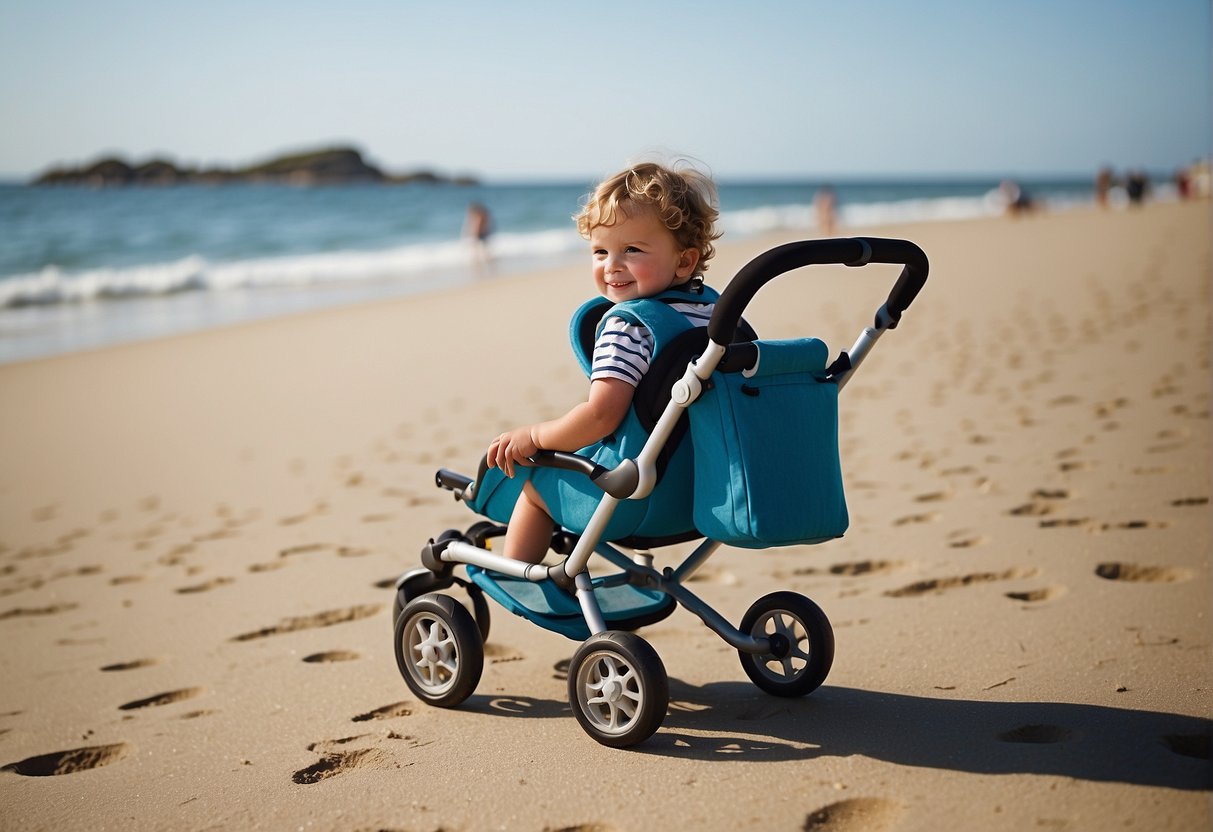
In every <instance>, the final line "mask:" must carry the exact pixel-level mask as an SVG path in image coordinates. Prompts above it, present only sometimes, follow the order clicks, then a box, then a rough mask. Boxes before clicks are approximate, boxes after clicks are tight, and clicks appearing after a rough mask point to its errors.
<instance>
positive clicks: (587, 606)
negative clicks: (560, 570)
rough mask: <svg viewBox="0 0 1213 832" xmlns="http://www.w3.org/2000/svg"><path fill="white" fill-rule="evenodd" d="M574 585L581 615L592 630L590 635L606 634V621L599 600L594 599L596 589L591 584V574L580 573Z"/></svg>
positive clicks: (574, 580)
mask: <svg viewBox="0 0 1213 832" xmlns="http://www.w3.org/2000/svg"><path fill="white" fill-rule="evenodd" d="M573 583H574V584H576V586H577V602H578V603H579V604H581V614H582V615H584V616H585V623H586V626H588V627H589V628H590V635H593V636H596V635H598V634H599V633H605V632H606V629H607V625H606V621H605V620H603V618H602V610H601V609H599V607H598V599H597V598H595V597H594V587H593V585H592V584H591V583H590V576H589V573H587V572H578V573H577V577H576V578H574V579H573Z"/></svg>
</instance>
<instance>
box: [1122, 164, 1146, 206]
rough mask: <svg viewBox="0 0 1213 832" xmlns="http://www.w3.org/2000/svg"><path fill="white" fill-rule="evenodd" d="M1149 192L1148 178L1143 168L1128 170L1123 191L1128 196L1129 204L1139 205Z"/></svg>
mask: <svg viewBox="0 0 1213 832" xmlns="http://www.w3.org/2000/svg"><path fill="white" fill-rule="evenodd" d="M1149 192H1150V178H1149V177H1148V176H1146V172H1145V171H1143V170H1134V171H1130V172H1129V175H1128V177H1127V178H1126V179H1125V193H1126V194H1128V196H1129V205H1141V204H1142V203H1143V202H1145V201H1146V196H1147V195H1148V194H1149Z"/></svg>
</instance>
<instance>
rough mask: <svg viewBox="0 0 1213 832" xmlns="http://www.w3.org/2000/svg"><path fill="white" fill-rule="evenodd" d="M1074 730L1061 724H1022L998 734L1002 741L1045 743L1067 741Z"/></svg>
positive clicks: (1071, 736)
mask: <svg viewBox="0 0 1213 832" xmlns="http://www.w3.org/2000/svg"><path fill="white" fill-rule="evenodd" d="M1073 736H1074V732H1073V731H1072V730H1070V729H1069V728H1064V727H1062V726H1060V725H1043V724H1042V725H1020V726H1019V727H1018V728H1012V729H1011V730H1010V731H1004V732H1002V733H1001V734H999V735H998V739H999V740H1001V741H1002V742H1020V743H1031V744H1035V745H1044V744H1049V743H1055V742H1065V741H1066V740H1068V739H1071V738H1073Z"/></svg>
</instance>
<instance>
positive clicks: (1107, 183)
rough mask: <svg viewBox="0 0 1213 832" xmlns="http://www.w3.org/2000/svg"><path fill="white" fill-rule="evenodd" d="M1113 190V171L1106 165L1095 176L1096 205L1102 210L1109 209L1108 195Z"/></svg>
mask: <svg viewBox="0 0 1213 832" xmlns="http://www.w3.org/2000/svg"><path fill="white" fill-rule="evenodd" d="M1111 190H1112V169H1111V168H1110V167H1108V166H1107V165H1104V166H1103V167H1102V168H1100V169H1099V172H1098V173H1096V174H1095V204H1096V205H1098V206H1099V207H1100V208H1107V207H1108V193H1109V192H1110V191H1111Z"/></svg>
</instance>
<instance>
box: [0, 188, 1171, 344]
mask: <svg viewBox="0 0 1213 832" xmlns="http://www.w3.org/2000/svg"><path fill="white" fill-rule="evenodd" d="M1157 204H1163V205H1165V204H1171V203H1167V202H1162V203H1157ZM1097 210H1098V209H1097V208H1096V207H1095V206H1094V205H1093V204H1092V205H1083V206H1067V207H1065V208H1062V209H1058V210H1054V211H1052V212H1051V214H1053V215H1057V214H1060V215H1066V214H1071V213H1075V212H1078V213H1084V212H1095V211H1097ZM1115 210H1124V209H1115ZM1147 210H1148V209H1147ZM1044 215H1045V216H1048V215H1050V212H1046V213H1045V214H1044ZM1001 219H1004V218H1003V217H989V216H975V217H965V218H950V219H924V220H914V221H908V222H896V223H886V224H879V225H865V226H862V227H857V228H854V229H850V230H849V229H847V228H845V227H844V228H842V229H840V236H898V235H899V234H901V233H903V232H901V231H900V230H899V229H903V228H915V227H917V226H921V225H927V226H933V225H936V224H945V225H946V224H950V223H969V222H983V221H986V222H988V221H999V220H1001ZM1029 219H1039V217H1034V218H1021V219H1020V221H1028V220H1029ZM813 236H814V231H813V229H811V228H806V229H804V230H803V231H802V232H800V233H797V231H796V230H795V229H782V230H773V231H765V232H759V233H755V234H740V235H736V236H735V238H734V239H732V240H729V239H727V238H726V239H723V240H722V241H721V242H720V243H719V244H718V248H723V249H730V248H739V249H744V250H747V251H751V252H752V253H753V254H754V255H756V254H757V253H759V252H760V251H763V250H765V248H769V247H771V246H773V245H777V244H779V243H783V242H788V241H791V240H796V239H812V238H813ZM580 262H581V261H580V257H579V255H577V254H574V253H567V254H565V255H563V256H561V257H557V258H555V259H554V260H551V261H550V262H529V263H528V262H526V261H518V262H514V261H509V263H508V265H507V266H506V267H505V268H504V269H502V270H501V271H499V272H498V273H495V274H492V275H489V276H487V277H483V276H482V277H477V276H476V275H474V274H472V273H471V271H470V270H469V269H468V268H467V267H466V266H464V267H451V268H448V269H431V270H430V272H429V276H423V275H415V276H399V277H396V278H391V279H387V278H381V279H364V280H354V281H350V282H348V283H342V282H331V283H319V284H315V285H310V286H295V287H281V288H276V287H272V286H264V287H248V288H243V289H237V290H222V291H220V290H201V291H199V290H187V291H182V292H173V293H169V294H162V295H148V296H136V297H131V298H115V299H107V300H100V301H98V300H90V301H83V302H80V301H76V302H68V303H55V304H49V305H42V304H31V305H30V306H27V307H19V308H14V309H4V310H0V325H3V327H4V330H7V332H4V330H0V367H3V366H8V365H12V364H19V363H23V362H27V361H35V360H42V359H46V358H54V357H62V356H70V355H75V354H79V353H85V352H91V351H95V350H104V349H107V348H110V347H114V346H123V345H130V344H145V343H150V342H154V341H157V340H159V339H162V338H175V337H178V336H184V335H192V334H200V333H204V332H208V331H212V330H223V329H227V328H229V327H240V326H244V325H250V324H257V323H260V322H272V321H275V320H285V319H290V318H293V317H295V316H298V315H308V314H313V313H323V312H325V311H328V310H342V309H346V308H350V307H354V306H359V305H362V304H376V303H392V302H396V301H407V300H408V299H410V298H414V297H420V296H425V295H430V294H434V293H438V294H442V293H446V292H461V291H467V290H474V289H475V287H477V286H479V285H481V284H483V283H490V282H492V283H495V282H499V281H508V280H511V279H515V278H517V277H525V276H527V275H531V274H536V273H546V272H552V271H558V270H564V269H569V268H573V267H575V266H576V264H579V263H580ZM735 271H736V269H734V272H735ZM435 275H437V276H435ZM712 276H713V278H715V279H717V280H721V276H720V274H719V272H716V273H713V275H712ZM731 276H732V275H731V274H730V275H729V276H728V277H730V278H731ZM724 281H725V283H727V278H725V279H724ZM723 285H724V284H723V283H722V284H721V285H719V286H718V287H717V288H721V289H722V288H723ZM21 333H27V334H26V335H22V334H21Z"/></svg>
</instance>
